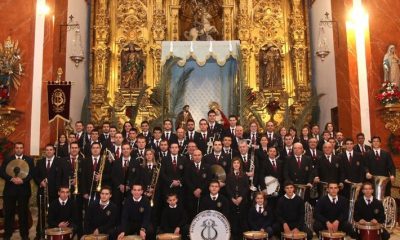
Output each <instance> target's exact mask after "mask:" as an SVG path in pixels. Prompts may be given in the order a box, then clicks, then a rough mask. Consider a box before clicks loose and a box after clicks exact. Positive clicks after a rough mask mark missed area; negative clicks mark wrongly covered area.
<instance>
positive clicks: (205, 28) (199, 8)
mask: <svg viewBox="0 0 400 240" xmlns="http://www.w3.org/2000/svg"><path fill="white" fill-rule="evenodd" d="M194 4H195V6H196V11H195V15H194V22H193V27H192V28H191V29H190V30H189V31H185V33H184V34H185V37H186V39H187V40H189V41H213V40H214V38H213V35H218V34H219V32H218V30H217V28H216V27H215V26H213V25H211V23H210V19H212V16H211V14H209V13H208V12H207V10H206V9H205V8H204V7H203V4H202V3H197V1H194Z"/></svg>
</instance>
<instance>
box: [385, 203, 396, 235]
mask: <svg viewBox="0 0 400 240" xmlns="http://www.w3.org/2000/svg"><path fill="white" fill-rule="evenodd" d="M383 209H384V211H385V223H384V224H383V226H384V227H385V228H386V230H388V232H389V233H391V232H392V231H393V228H394V227H395V226H396V214H397V204H396V200H394V198H392V197H385V198H384V199H383Z"/></svg>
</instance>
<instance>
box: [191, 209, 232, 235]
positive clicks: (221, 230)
mask: <svg viewBox="0 0 400 240" xmlns="http://www.w3.org/2000/svg"><path fill="white" fill-rule="evenodd" d="M230 237H231V227H230V225H229V222H228V220H227V219H226V217H225V216H224V215H223V214H222V213H220V212H217V211H214V210H206V211H203V212H200V213H199V214H197V215H196V217H195V218H194V219H193V221H192V223H191V224H190V239H196V240H197V239H199V240H229V239H230Z"/></svg>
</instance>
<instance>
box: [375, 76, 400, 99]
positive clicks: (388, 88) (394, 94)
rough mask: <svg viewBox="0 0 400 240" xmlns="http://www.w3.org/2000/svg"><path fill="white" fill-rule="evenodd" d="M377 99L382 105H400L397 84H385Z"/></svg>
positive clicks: (399, 93)
mask: <svg viewBox="0 0 400 240" xmlns="http://www.w3.org/2000/svg"><path fill="white" fill-rule="evenodd" d="M376 99H377V100H378V101H379V102H380V103H381V104H382V105H387V104H396V103H400V91H399V87H398V86H397V85H396V83H393V82H388V81H386V82H384V83H383V84H382V88H381V89H380V90H379V94H378V95H377V96H376Z"/></svg>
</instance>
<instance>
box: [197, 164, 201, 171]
mask: <svg viewBox="0 0 400 240" xmlns="http://www.w3.org/2000/svg"><path fill="white" fill-rule="evenodd" d="M196 170H197V171H199V170H200V166H199V164H198V163H196Z"/></svg>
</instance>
